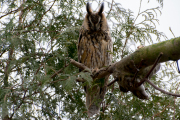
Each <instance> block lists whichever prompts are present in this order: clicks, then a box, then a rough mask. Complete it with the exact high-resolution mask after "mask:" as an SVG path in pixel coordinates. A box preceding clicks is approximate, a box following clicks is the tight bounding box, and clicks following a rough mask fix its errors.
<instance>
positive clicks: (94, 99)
mask: <svg viewBox="0 0 180 120" xmlns="http://www.w3.org/2000/svg"><path fill="white" fill-rule="evenodd" d="M86 10H87V14H86V16H85V18H84V21H83V24H82V27H81V30H80V34H79V40H78V61H79V62H80V63H83V64H84V65H85V66H87V67H89V68H90V69H91V70H92V71H96V70H97V69H100V68H102V67H105V66H108V65H110V64H111V61H112V54H111V53H112V52H113V46H112V45H113V43H112V40H111V35H110V31H109V27H108V24H107V20H106V17H105V15H104V13H103V10H104V3H102V4H101V6H100V8H99V10H98V11H97V12H93V11H92V9H91V6H90V4H89V3H87V4H86ZM108 78H109V76H105V78H103V79H101V80H93V83H96V84H94V85H93V87H90V86H88V85H86V86H85V87H84V90H85V93H86V107H87V110H88V116H92V115H94V114H96V113H98V112H99V110H100V105H101V103H102V101H103V100H104V96H105V93H106V87H107V83H108Z"/></svg>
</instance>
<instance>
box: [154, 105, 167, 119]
mask: <svg viewBox="0 0 180 120" xmlns="http://www.w3.org/2000/svg"><path fill="white" fill-rule="evenodd" d="M169 106H170V104H169V105H168V106H166V107H165V108H164V109H163V110H162V111H161V112H159V113H157V114H155V115H153V116H152V120H153V117H155V116H159V115H160V114H161V113H163V112H164V111H165V110H166V108H167V107H169Z"/></svg>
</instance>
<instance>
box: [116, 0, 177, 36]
mask: <svg viewBox="0 0 180 120" xmlns="http://www.w3.org/2000/svg"><path fill="white" fill-rule="evenodd" d="M115 1H116V2H117V1H118V2H119V3H120V4H121V5H122V7H124V8H125V9H130V10H132V11H133V12H134V13H135V15H137V14H138V10H139V6H140V0H115ZM142 1H143V2H142V4H141V11H143V10H145V9H147V8H154V7H157V6H160V4H159V3H158V2H157V0H150V2H149V3H148V0H142ZM179 5H180V0H164V2H163V8H162V9H161V12H162V14H161V15H160V14H158V16H157V19H159V25H158V24H157V29H158V30H159V31H160V32H163V33H165V35H166V36H167V37H168V39H171V38H174V36H173V35H172V33H171V32H170V30H169V27H171V29H172V31H173V33H174V35H175V37H179V36H180V32H179V31H180V30H179V28H180V7H179Z"/></svg>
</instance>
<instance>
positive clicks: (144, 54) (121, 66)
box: [70, 37, 180, 97]
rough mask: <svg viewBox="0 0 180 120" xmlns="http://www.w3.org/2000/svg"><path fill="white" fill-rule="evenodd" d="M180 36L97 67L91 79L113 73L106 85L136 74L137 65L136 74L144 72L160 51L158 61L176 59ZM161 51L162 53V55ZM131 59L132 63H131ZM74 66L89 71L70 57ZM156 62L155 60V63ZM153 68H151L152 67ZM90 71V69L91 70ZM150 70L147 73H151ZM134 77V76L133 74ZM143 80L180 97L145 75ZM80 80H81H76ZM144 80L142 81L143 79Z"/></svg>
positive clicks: (179, 46)
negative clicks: (111, 78) (158, 85)
mask: <svg viewBox="0 0 180 120" xmlns="http://www.w3.org/2000/svg"><path fill="white" fill-rule="evenodd" d="M167 48H168V49H167ZM179 51H180V37H178V38H174V39H171V40H167V41H163V42H160V43H157V44H153V45H150V46H146V47H143V48H140V49H138V50H136V51H135V52H134V53H132V54H130V55H129V56H127V57H125V58H123V59H121V60H120V61H119V62H116V63H113V64H111V65H109V66H107V67H103V68H101V69H99V70H98V71H97V72H95V73H93V75H92V78H93V79H100V78H103V77H104V76H106V75H110V74H112V73H113V75H114V76H115V80H113V81H112V82H111V83H109V84H108V85H107V86H111V85H112V84H114V83H115V82H116V81H117V80H118V79H117V78H120V77H122V76H124V75H126V74H136V73H137V68H136V67H134V66H139V67H138V70H139V71H138V75H141V74H144V73H145V72H147V71H146V69H145V68H147V67H149V66H151V65H153V64H154V61H157V60H156V59H157V56H158V55H159V54H160V53H161V55H160V57H161V59H158V62H159V63H161V62H166V61H170V60H172V61H177V60H178V59H180V52H179ZM162 53H163V55H162ZM132 61H133V63H132ZM70 62H71V63H72V64H73V65H74V66H76V67H78V68H79V69H81V70H87V71H91V70H90V69H89V68H88V67H87V66H85V65H84V64H82V63H79V62H76V61H74V60H72V59H71V61H70ZM158 62H155V63H156V64H157V63H158ZM156 64H154V67H156ZM152 69H153V68H152ZM91 72H92V71H91ZM151 72H152V71H151V70H150V71H149V73H148V74H147V76H149V74H151ZM135 77H136V76H135ZM144 80H145V81H147V82H148V83H149V84H150V85H152V86H153V87H154V88H155V89H157V90H159V91H161V92H163V93H165V94H168V95H172V96H177V97H180V95H178V94H174V93H170V92H166V91H164V90H162V89H161V88H158V87H157V86H155V85H154V84H153V83H152V82H151V81H149V80H148V79H147V77H146V76H145V79H144ZM77 81H79V82H81V81H82V80H77ZM143 82H144V81H143Z"/></svg>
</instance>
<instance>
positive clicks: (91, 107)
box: [86, 77, 109, 117]
mask: <svg viewBox="0 0 180 120" xmlns="http://www.w3.org/2000/svg"><path fill="white" fill-rule="evenodd" d="M108 78H109V77H106V78H105V79H104V82H103V85H95V86H93V87H92V88H90V87H89V86H86V107H87V110H88V116H89V117H92V116H93V115H95V114H98V113H99V112H100V107H101V103H102V101H103V100H104V96H105V94H106V88H107V82H108ZM100 82H102V81H100Z"/></svg>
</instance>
